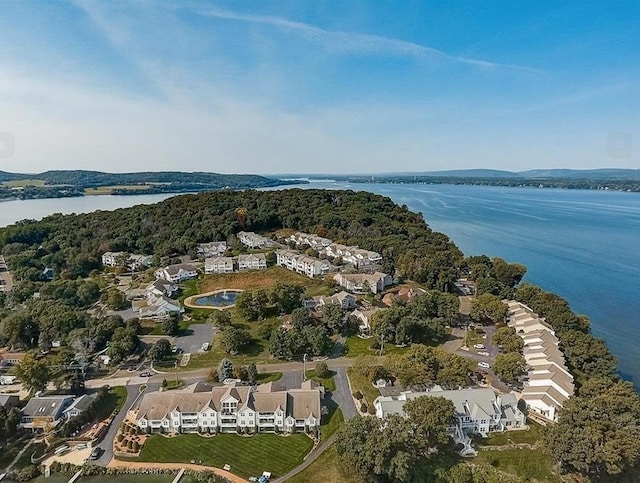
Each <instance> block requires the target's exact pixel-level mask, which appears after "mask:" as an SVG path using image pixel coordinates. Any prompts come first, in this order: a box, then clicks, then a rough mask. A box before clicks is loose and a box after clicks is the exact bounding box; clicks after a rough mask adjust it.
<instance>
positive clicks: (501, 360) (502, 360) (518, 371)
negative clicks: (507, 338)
mask: <svg viewBox="0 0 640 483" xmlns="http://www.w3.org/2000/svg"><path fill="white" fill-rule="evenodd" d="M526 371H527V363H526V362H525V360H524V357H522V354H519V353H518V352H507V353H506V354H498V356H497V357H496V361H495V362H494V364H493V372H495V373H496V376H498V377H499V378H500V379H502V380H503V381H504V382H506V383H507V384H515V383H516V382H518V379H519V378H520V377H521V376H522V375H523V374H524V373H525V372H526Z"/></svg>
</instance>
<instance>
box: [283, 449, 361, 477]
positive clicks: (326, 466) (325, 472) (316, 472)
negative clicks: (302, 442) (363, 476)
mask: <svg viewBox="0 0 640 483" xmlns="http://www.w3.org/2000/svg"><path fill="white" fill-rule="evenodd" d="M309 481H321V482H322V483H355V480H353V479H351V478H349V476H347V475H345V474H344V473H343V472H342V470H340V468H338V465H337V464H336V452H335V450H334V449H333V446H331V447H330V448H328V449H327V450H326V451H325V452H324V453H322V454H321V455H320V456H319V457H318V459H317V460H315V461H314V462H313V463H311V465H310V466H309V467H308V468H307V469H306V470H304V471H303V472H301V473H298V474H297V475H296V476H294V477H293V478H289V480H288V481H287V483H308V482H309Z"/></svg>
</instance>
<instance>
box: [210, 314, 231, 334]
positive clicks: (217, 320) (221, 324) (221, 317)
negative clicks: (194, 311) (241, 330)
mask: <svg viewBox="0 0 640 483" xmlns="http://www.w3.org/2000/svg"><path fill="white" fill-rule="evenodd" d="M211 319H212V322H213V324H214V325H215V326H216V327H218V329H220V330H224V329H226V328H227V327H229V326H230V325H231V312H230V311H228V310H216V311H215V312H214V313H213V315H212V316H211Z"/></svg>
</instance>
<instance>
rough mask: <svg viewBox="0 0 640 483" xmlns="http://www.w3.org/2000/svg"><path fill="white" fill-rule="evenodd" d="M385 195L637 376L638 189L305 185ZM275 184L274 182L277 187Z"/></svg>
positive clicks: (19, 212)
mask: <svg viewBox="0 0 640 483" xmlns="http://www.w3.org/2000/svg"><path fill="white" fill-rule="evenodd" d="M297 187H299V188H330V189H331V188H333V189H337V188H350V189H356V190H366V191H371V192H374V193H379V194H382V195H385V196H389V197H390V198H392V199H393V200H394V201H395V202H396V203H398V204H406V205H407V206H408V207H409V208H410V209H412V210H414V211H419V212H421V213H423V214H424V216H425V218H426V219H427V221H428V222H429V224H430V226H431V227H432V228H433V229H434V230H437V231H441V232H443V233H446V234H447V235H449V236H450V237H451V238H452V239H453V240H454V241H455V243H456V244H457V245H458V246H459V247H460V248H461V249H462V250H463V251H464V253H465V254H467V255H476V254H487V255H490V256H499V257H502V258H504V259H506V260H507V261H510V262H519V263H523V264H525V265H526V266H527V267H528V271H527V275H526V277H525V280H527V281H530V282H533V283H536V284H538V285H541V286H542V287H544V288H545V289H547V290H550V291H552V292H555V293H557V294H559V295H561V296H562V297H564V298H566V299H567V300H568V301H569V302H570V304H571V306H572V308H573V309H574V310H575V311H576V312H578V313H583V314H586V315H588V316H589V317H590V319H591V322H592V330H593V333H594V334H595V335H596V336H598V337H602V338H603V339H605V341H606V342H607V345H608V346H609V348H610V349H611V351H612V352H613V353H614V354H615V355H616V357H618V359H619V360H620V371H621V373H622V374H623V375H624V377H625V378H628V379H633V380H634V381H635V382H636V383H638V382H640V356H639V351H638V350H637V348H636V347H635V346H636V341H637V340H638V339H639V338H638V335H637V332H638V329H640V320H639V315H638V314H640V283H639V282H640V276H639V275H638V267H640V250H639V249H638V246H637V245H638V240H640V195H639V194H637V193H622V192H606V191H587V190H555V189H535V188H505V187H492V186H453V185H416V184H405V185H399V184H398V185H395V184H394V185H388V184H387V185H385V184H342V183H324V182H323V183H311V184H309V185H301V186H297ZM278 189H283V187H279V188H278ZM169 196H171V195H168V194H159V195H137V196H93V197H83V198H66V199H49V200H28V201H7V202H2V203H0V226H6V225H7V224H10V223H13V222H15V221H17V220H20V219H24V218H41V217H43V216H46V215H48V214H51V213H74V212H75V213H79V212H89V211H94V210H111V209H116V208H123V207H128V206H133V205H136V204H149V203H155V202H158V201H161V200H163V199H166V198H168V197H169Z"/></svg>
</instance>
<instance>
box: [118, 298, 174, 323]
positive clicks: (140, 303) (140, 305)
mask: <svg viewBox="0 0 640 483" xmlns="http://www.w3.org/2000/svg"><path fill="white" fill-rule="evenodd" d="M131 306H132V308H133V310H135V311H137V312H138V317H140V318H141V319H164V318H166V317H169V316H171V315H174V314H181V313H182V312H184V309H183V308H182V305H180V302H178V301H177V300H173V299H170V298H169V297H165V296H164V295H160V296H158V295H149V296H148V297H147V298H146V299H144V300H134V301H133V302H131Z"/></svg>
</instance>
